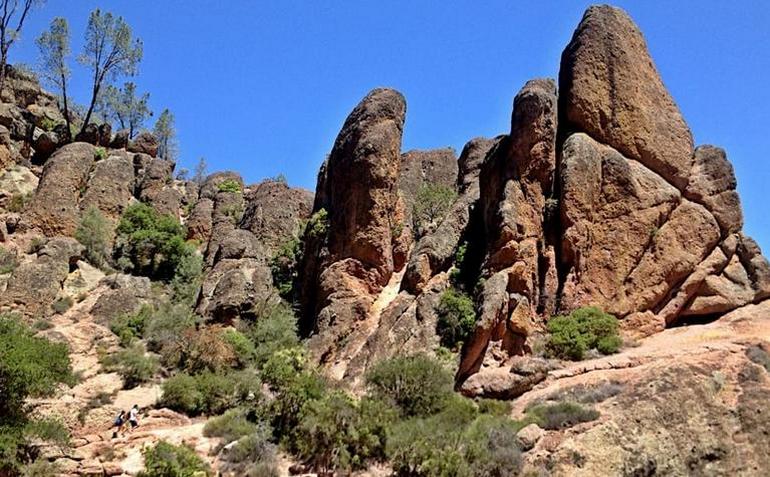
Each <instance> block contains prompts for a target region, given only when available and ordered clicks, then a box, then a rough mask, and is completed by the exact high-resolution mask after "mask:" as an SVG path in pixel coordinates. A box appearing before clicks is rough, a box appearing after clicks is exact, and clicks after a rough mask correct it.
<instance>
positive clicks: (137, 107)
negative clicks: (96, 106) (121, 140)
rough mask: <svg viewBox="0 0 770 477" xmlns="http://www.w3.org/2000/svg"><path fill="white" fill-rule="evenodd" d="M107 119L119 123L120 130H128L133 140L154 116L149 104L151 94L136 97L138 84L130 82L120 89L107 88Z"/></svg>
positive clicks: (105, 93) (105, 97)
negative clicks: (148, 119)
mask: <svg viewBox="0 0 770 477" xmlns="http://www.w3.org/2000/svg"><path fill="white" fill-rule="evenodd" d="M104 101H105V105H106V109H107V117H108V118H109V119H113V120H115V121H117V123H118V124H119V125H120V129H128V137H129V138H131V139H133V137H134V136H135V135H136V132H137V131H138V130H139V128H141V127H142V125H143V124H144V122H145V121H146V120H147V118H148V117H150V116H152V111H150V108H149V106H148V105H147V103H148V102H149V101H150V93H144V94H143V95H141V96H137V95H136V84H134V83H133V82H131V81H129V82H126V83H125V84H124V85H123V87H122V88H120V89H118V88H116V87H114V86H112V85H109V86H107V89H106V90H105V92H104Z"/></svg>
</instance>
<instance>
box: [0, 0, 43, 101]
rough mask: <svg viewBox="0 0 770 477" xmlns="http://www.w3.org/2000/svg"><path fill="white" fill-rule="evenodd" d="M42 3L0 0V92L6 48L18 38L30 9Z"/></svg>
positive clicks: (4, 75)
mask: <svg viewBox="0 0 770 477" xmlns="http://www.w3.org/2000/svg"><path fill="white" fill-rule="evenodd" d="M43 3H44V0H22V1H21V2H20V1H19V0H0V92H1V91H3V88H4V87H5V78H6V75H7V73H6V71H5V69H6V66H7V65H8V50H10V48H11V46H13V43H14V42H15V41H16V40H17V39H18V38H19V35H20V34H21V29H22V27H23V26H24V20H26V19H27V15H29V12H30V10H32V8H34V7H36V6H38V5H42V4H43Z"/></svg>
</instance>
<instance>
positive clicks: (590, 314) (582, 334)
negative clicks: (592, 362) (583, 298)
mask: <svg viewBox="0 0 770 477" xmlns="http://www.w3.org/2000/svg"><path fill="white" fill-rule="evenodd" d="M548 332H549V336H548V342H547V343H546V350H547V351H548V353H549V354H551V355H552V356H556V357H559V358H563V359H572V360H581V359H583V358H584V356H585V353H586V351H588V350H590V349H594V348H595V349H597V350H598V351H599V352H601V353H603V354H611V353H615V352H617V350H618V349H619V348H620V346H621V344H622V340H621V339H620V337H619V336H618V320H617V318H615V317H614V316H612V315H609V314H607V313H604V312H603V311H601V310H600V309H599V308H596V307H584V308H579V309H577V310H575V311H573V312H572V313H570V314H569V316H555V317H553V318H551V319H550V320H548Z"/></svg>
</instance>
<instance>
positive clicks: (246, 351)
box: [222, 328, 257, 368]
mask: <svg viewBox="0 0 770 477" xmlns="http://www.w3.org/2000/svg"><path fill="white" fill-rule="evenodd" d="M222 339H223V340H224V341H225V343H227V344H228V345H230V348H231V349H232V350H233V352H234V354H235V358H236V360H237V366H238V367H240V368H245V367H246V366H247V365H249V364H251V363H253V362H254V356H255V355H256V354H257V350H256V348H255V347H254V343H252V342H251V340H249V338H247V337H246V335H244V334H243V333H241V332H240V331H238V330H234V329H232V328H228V329H226V330H225V331H224V333H223V335H222Z"/></svg>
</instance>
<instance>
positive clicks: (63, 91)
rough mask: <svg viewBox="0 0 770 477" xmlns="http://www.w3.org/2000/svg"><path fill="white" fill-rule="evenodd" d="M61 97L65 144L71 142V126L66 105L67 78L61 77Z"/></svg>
mask: <svg viewBox="0 0 770 477" xmlns="http://www.w3.org/2000/svg"><path fill="white" fill-rule="evenodd" d="M61 95H62V100H63V102H64V121H65V123H66V124H67V138H66V139H67V142H70V141H72V125H71V124H70V110H69V106H68V105H67V78H65V77H64V75H61Z"/></svg>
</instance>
